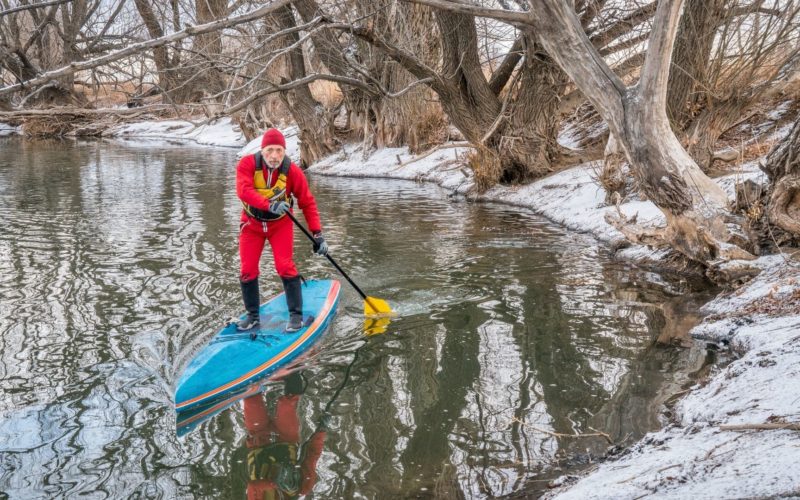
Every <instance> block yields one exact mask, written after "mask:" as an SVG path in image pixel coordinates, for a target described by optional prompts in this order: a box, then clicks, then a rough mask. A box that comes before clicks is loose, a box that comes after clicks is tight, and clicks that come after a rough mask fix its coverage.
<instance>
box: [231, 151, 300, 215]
mask: <svg viewBox="0 0 800 500" xmlns="http://www.w3.org/2000/svg"><path fill="white" fill-rule="evenodd" d="M253 157H254V158H255V162H256V171H255V174H253V185H254V186H255V188H256V191H258V193H259V194H260V195H261V196H263V197H264V198H266V199H267V200H268V201H270V202H273V201H279V200H284V201H286V202H287V203H289V204H291V203H292V198H291V195H290V194H289V193H288V192H286V176H287V174H288V173H289V167H290V166H291V165H292V162H291V161H290V160H289V157H288V156H284V157H283V161H282V162H281V166H280V167H278V169H277V172H278V180H277V181H276V182H275V185H274V186H272V187H270V186H269V185H268V183H267V179H265V178H264V170H265V168H264V158H263V157H262V156H261V151H259V152H258V153H256V154H254V155H253ZM242 206H244V211H245V212H246V213H247V215H249V216H250V217H253V218H255V219H258V220H260V221H274V220H278V219H280V218H281V217H284V216H285V214H281V215H277V214H275V213H272V212H270V211H269V210H261V209H260V208H256V207H254V206H251V205H248V204H247V203H245V202H242Z"/></svg>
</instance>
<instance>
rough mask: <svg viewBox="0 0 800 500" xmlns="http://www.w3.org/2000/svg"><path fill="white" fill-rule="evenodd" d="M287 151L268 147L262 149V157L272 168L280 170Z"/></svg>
mask: <svg viewBox="0 0 800 500" xmlns="http://www.w3.org/2000/svg"><path fill="white" fill-rule="evenodd" d="M284 153H286V150H285V149H283V147H281V146H266V147H264V148H262V149H261V156H263V157H264V160H265V161H266V162H267V165H269V167H270V168H278V167H280V166H281V162H282V161H283V155H284Z"/></svg>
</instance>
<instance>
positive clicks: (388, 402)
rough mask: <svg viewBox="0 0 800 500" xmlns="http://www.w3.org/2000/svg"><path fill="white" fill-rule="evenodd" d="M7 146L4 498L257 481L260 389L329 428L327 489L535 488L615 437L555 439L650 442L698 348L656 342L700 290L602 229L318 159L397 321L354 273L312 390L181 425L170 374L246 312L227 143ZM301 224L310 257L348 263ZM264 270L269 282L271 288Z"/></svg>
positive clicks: (314, 371)
mask: <svg viewBox="0 0 800 500" xmlns="http://www.w3.org/2000/svg"><path fill="white" fill-rule="evenodd" d="M0 148H2V152H3V154H2V155H0V228H2V229H1V230H0V492H5V493H6V494H8V495H10V496H11V497H13V498H51V497H57V496H78V495H91V496H109V497H112V498H119V497H127V496H146V497H148V498H175V497H181V498H208V497H213V498H219V497H234V498H236V497H244V496H245V495H246V491H247V489H248V488H249V484H250V482H252V481H262V480H267V477H269V478H272V474H277V472H275V471H278V469H277V468H275V469H273V468H271V466H270V467H267V470H268V472H269V473H265V474H266V475H264V474H256V477H258V476H261V475H263V476H264V477H261V478H260V479H256V480H251V479H249V478H250V477H253V475H252V474H250V472H251V468H249V466H248V463H249V462H248V457H249V456H250V454H251V452H252V450H254V449H256V448H258V446H255V447H253V446H251V447H248V443H251V444H253V443H255V442H256V441H257V440H254V438H253V435H254V434H253V433H254V432H256V433H257V432H258V431H254V429H256V427H258V426H255V424H252V423H248V422H247V421H248V419H249V417H248V411H247V409H248V408H251V409H253V410H254V411H255V412H256V414H259V415H268V416H269V415H271V416H269V420H263V419H262V424H261V427H262V428H263V427H264V426H265V425H272V424H273V423H275V421H276V419H277V418H278V417H277V416H276V415H277V414H275V413H270V412H273V411H274V409H275V407H276V406H277V405H278V402H279V401H280V400H281V398H284V399H283V401H284V402H286V401H287V399H286V398H287V397H288V398H289V399H291V398H292V397H294V396H298V397H297V398H295V400H296V404H295V403H293V405H294V406H293V411H294V412H295V413H294V415H296V418H295V417H293V419H294V420H293V421H292V424H291V426H292V428H293V429H294V428H295V427H296V431H293V432H294V434H293V435H292V436H284V438H287V440H288V441H291V439H288V437H291V438H294V437H297V438H298V441H297V442H298V443H301V444H302V443H304V442H306V441H307V440H308V439H309V438H310V437H312V436H314V435H315V430H317V429H320V422H323V421H324V425H323V427H325V428H328V429H329V431H328V432H327V437H326V439H325V445H324V449H323V450H322V451H321V454H320V455H319V457H318V461H317V463H316V467H315V470H316V480H315V484H314V485H313V491H314V492H315V494H318V495H320V496H321V497H325V498H327V497H332V498H341V497H353V496H361V497H366V498H387V497H406V496H430V497H436V496H438V497H450V498H452V497H456V496H459V495H464V496H467V497H489V496H500V495H506V494H510V493H512V492H516V491H519V490H520V489H522V488H526V489H534V490H535V489H538V488H540V487H541V486H542V483H541V482H540V480H541V479H542V478H543V477H547V475H548V474H553V473H554V467H560V466H564V465H568V464H573V463H579V462H581V461H585V460H587V459H589V458H590V457H592V456H596V455H597V454H599V453H601V452H602V451H603V450H604V449H605V447H606V446H607V443H606V441H605V439H604V438H602V437H587V438H564V437H558V436H557V434H577V433H579V434H586V433H594V431H593V429H596V430H597V431H600V432H603V433H606V434H608V435H609V436H610V438H611V439H612V440H613V441H614V442H623V441H627V442H629V441H631V440H634V439H636V438H637V437H639V436H641V435H642V434H643V433H644V432H647V431H648V430H651V429H654V428H656V427H657V426H658V425H659V424H658V420H657V416H658V409H659V407H660V405H661V404H662V403H663V401H664V400H665V399H666V398H667V397H668V396H669V394H671V393H673V392H675V391H677V390H678V388H679V387H680V385H681V384H682V383H683V382H685V380H686V378H687V377H686V374H688V373H690V372H691V371H693V370H695V369H697V367H698V366H699V364H700V363H701V362H702V359H703V355H702V354H703V353H702V352H699V351H697V350H696V349H694V348H691V349H676V348H664V347H658V346H656V345H655V340H656V339H657V337H658V336H659V335H660V334H662V333H663V331H664V330H665V328H666V329H669V328H673V325H675V324H676V318H675V317H672V316H674V315H675V314H684V313H685V312H686V311H687V309H688V310H689V312H691V308H692V307H688V308H687V307H685V304H687V303H689V302H684V299H680V298H676V293H675V292H677V291H680V290H684V289H685V288H686V287H687V285H686V284H684V283H681V282H680V281H674V280H668V279H665V278H663V277H659V276H655V275H652V274H649V273H645V272H642V271H638V270H635V269H632V268H630V267H628V266H626V265H625V264H620V263H615V262H613V261H611V260H610V259H609V258H608V257H607V256H606V255H605V253H604V251H603V250H602V249H601V248H598V247H597V246H596V245H595V243H594V242H593V241H592V240H591V239H590V238H588V237H585V236H582V235H575V234H571V233H566V232H564V231H562V230H560V229H559V228H557V227H555V226H553V225H551V224H549V223H547V222H546V221H543V220H541V219H539V218H537V217H534V216H531V215H528V214H525V213H520V212H518V211H516V210H509V209H505V208H501V207H492V206H476V205H471V204H466V203H462V202H457V201H448V198H447V196H445V193H442V192H439V189H438V188H436V187H432V186H420V185H415V184H413V183H409V182H389V181H374V180H372V181H367V180H347V179H329V178H313V179H312V188H313V189H314V191H315V193H317V197H318V202H319V205H320V209H321V213H322V216H323V225H324V227H325V231H326V239H327V240H328V241H329V242H330V244H331V251H332V255H334V256H335V258H336V259H337V261H338V262H339V263H340V264H341V265H342V266H343V268H344V269H345V270H346V271H347V272H348V273H349V274H351V276H352V277H353V278H354V280H355V281H356V282H357V283H358V284H359V285H360V286H361V287H362V288H363V289H364V291H366V292H367V293H371V294H374V295H377V296H380V297H382V298H385V299H387V300H388V301H389V302H390V303H391V305H392V307H393V309H395V310H396V311H397V312H398V313H399V317H398V318H396V319H394V320H393V321H392V323H391V325H390V326H389V329H388V331H387V332H386V333H384V334H379V335H374V336H369V337H367V336H364V335H363V326H364V325H363V318H362V315H361V304H362V301H361V298H360V297H359V296H358V295H357V294H356V293H355V292H354V291H352V290H350V289H349V288H347V287H346V286H345V288H344V289H343V296H342V301H341V303H340V311H339V314H338V316H337V317H336V318H335V319H334V321H333V323H332V325H331V327H330V329H329V331H328V333H327V334H326V336H325V337H324V338H323V339H322V341H321V343H320V345H319V348H318V349H317V350H316V351H315V352H314V353H312V355H311V356H310V358H308V359H307V360H306V361H305V362H304V366H303V378H304V380H305V382H304V383H303V386H304V391H303V393H302V397H299V394H295V395H294V396H292V395H290V396H287V394H286V393H287V389H286V388H285V387H284V386H285V385H286V383H285V382H283V381H276V382H274V383H270V384H269V385H268V386H267V391H266V393H265V394H263V395H261V394H258V395H251V399H248V400H247V401H251V402H252V403H242V402H241V401H240V402H237V403H236V404H235V405H234V406H233V407H231V408H229V409H223V408H219V409H218V410H220V411H219V412H218V414H217V415H216V416H215V417H213V418H210V419H208V420H206V421H202V422H200V421H199V420H198V421H197V422H195V424H196V427H194V428H193V429H194V430H192V431H191V432H188V433H186V435H185V436H183V437H177V435H176V426H175V414H174V412H173V410H172V401H171V398H172V394H173V387H172V386H173V383H174V381H175V378H176V375H177V374H178V373H180V371H181V370H182V368H183V367H184V366H185V365H186V364H187V363H188V361H189V359H191V357H192V355H193V354H194V353H195V352H196V351H197V349H198V348H199V347H200V346H202V345H203V343H204V342H206V341H207V340H208V339H209V338H210V337H211V336H213V334H214V333H215V332H216V331H217V330H218V328H219V327H220V326H221V324H222V323H223V322H224V321H226V320H227V319H228V318H230V317H232V316H234V315H238V313H239V312H240V309H241V305H240V303H239V302H240V298H239V291H238V283H237V280H236V277H237V272H238V271H237V270H238V261H237V251H236V227H237V226H236V221H237V214H238V211H239V205H238V202H237V200H236V198H235V192H234V170H233V166H234V164H235V161H236V159H235V154H234V152H232V151H218V150H211V149H203V148H197V147H128V146H122V145H118V144H109V143H94V142H90V143H77V144H76V143H71V142H57V141H56V142H48V141H24V140H21V139H18V138H11V139H2V142H0ZM296 243H297V244H296V254H297V256H298V265H299V268H300V269H301V272H303V274H304V275H306V276H307V277H318V278H322V277H334V274H333V271H332V269H331V268H330V266H329V264H328V263H327V261H326V260H325V259H320V258H315V257H313V256H312V255H311V252H310V248H308V245H307V244H306V243H305V241H304V240H303V239H302V238H301V237H300V235H299V233H298V238H297V239H296ZM262 269H263V271H264V275H265V276H264V279H263V280H262V281H263V284H262V289H263V293H264V296H267V295H268V294H270V293H277V292H278V291H279V290H280V283H279V281H278V279H277V278H275V277H274V275H273V273H272V268H271V263H270V261H269V259H265V260H264V262H263V264H262ZM687 300H688V299H687ZM692 300H695V299H692ZM689 304H690V305H691V303H689ZM676 311H677V312H678V313H676ZM289 392H291V390H289ZM285 406H288V405H283V406H281V408H284V407H285ZM242 408H244V412H243V411H242ZM264 408H266V413H264V411H263V409H264ZM258 412H261V413H258ZM287 413H291V412H288V411H287ZM265 418H266V417H265ZM263 422H269V424H264V423H263ZM188 424H191V422H189V423H188ZM295 424H296V426H295ZM276 425H277V424H276ZM269 434H270V435H272V434H274V433H269ZM288 441H287V442H288ZM262 448H265V449H267V448H269V446H266V447H262ZM269 449H270V450H272V448H269ZM281 449H282V450H283V451H281V453H284V452H286V453H288V451H287V449H288V450H289V451H291V447H289V448H287V447H284V448H281ZM298 450H299V448H298ZM273 451H274V450H273ZM265 453H266V454H265V455H264V457H268V456H271V455H270V453H272V451H270V452H268V453H267V452H265ZM276 453H277V452H276ZM286 453H284V455H285V456H288V455H286ZM284 455H281V456H284ZM299 456H300V455H299V454H298V455H297V457H299ZM273 458H274V457H273ZM276 460H277V459H276ZM257 462H258V460H256V459H254V460H253V463H257ZM258 463H260V462H258ZM297 464H302V460H299V459H298V462H297ZM297 464H295V465H297ZM300 468H301V469H302V465H300ZM257 469H258V470H259V471H261V470H263V468H261V467H257ZM286 470H288V469H286ZM284 474H288V473H286V472H284ZM289 476H290V477H289V478H290V479H291V478H292V477H295V476H296V475H295V474H293V473H292V474H290V475H289ZM302 477H304V476H302V474H301V479H300V484H302V482H303V481H302ZM270 480H272V479H270ZM273 482H274V481H273Z"/></svg>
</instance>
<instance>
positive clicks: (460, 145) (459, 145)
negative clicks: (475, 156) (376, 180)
mask: <svg viewBox="0 0 800 500" xmlns="http://www.w3.org/2000/svg"><path fill="white" fill-rule="evenodd" d="M474 147H475V146H474V145H472V144H471V143H469V142H467V141H461V142H451V143H450V144H442V145H440V146H436V147H435V148H433V149H431V150H430V151H428V152H427V153H423V154H421V155H419V156H417V157H415V158H412V159H410V160H408V161H406V162H403V163H401V164H400V165H398V166H397V167H396V168H394V169H393V170H392V172H394V171H395V170H398V169H401V168H403V167H405V166H406V165H410V164H412V163H416V162H418V161H420V160H422V159H424V158H427V157H428V156H430V155H432V154H433V153H435V152H437V151H440V150H442V149H449V148H474Z"/></svg>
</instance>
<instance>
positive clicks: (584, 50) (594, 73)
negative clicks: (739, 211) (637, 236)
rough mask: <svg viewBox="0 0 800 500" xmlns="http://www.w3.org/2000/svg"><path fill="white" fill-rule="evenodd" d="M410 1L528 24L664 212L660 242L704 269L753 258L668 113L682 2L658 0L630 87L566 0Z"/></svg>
mask: <svg viewBox="0 0 800 500" xmlns="http://www.w3.org/2000/svg"><path fill="white" fill-rule="evenodd" d="M415 1H417V2H418V3H423V4H426V5H430V6H433V7H437V8H442V9H447V10H451V11H456V12H460V13H464V12H468V13H471V14H474V15H484V16H488V17H494V18H496V19H502V20H506V21H509V22H515V23H519V24H525V25H528V26H531V27H532V28H533V29H534V30H535V33H536V35H537V38H538V39H539V41H540V43H541V44H542V45H543V46H544V47H545V49H546V50H547V52H548V53H549V54H550V56H551V57H553V58H554V59H555V60H556V61H557V62H558V64H559V65H560V66H561V67H562V68H563V69H564V71H565V72H566V73H567V74H569V76H570V77H571V78H572V80H573V81H574V82H575V84H576V85H577V86H578V87H579V88H580V89H581V91H582V92H583V93H584V95H585V96H586V97H587V98H588V99H589V100H590V101H591V102H592V104H593V105H594V107H595V108H596V109H597V110H598V111H599V112H600V114H601V115H602V116H603V118H604V120H605V121H606V122H607V123H608V126H609V129H610V130H611V133H612V134H614V135H615V137H616V138H617V140H618V141H619V143H620V147H621V148H622V150H623V151H624V153H625V155H626V157H627V159H628V161H629V162H630V164H631V167H632V170H633V173H634V176H635V177H636V179H637V181H638V183H639V186H640V189H641V190H642V191H643V192H644V194H645V195H646V196H647V197H648V198H649V199H650V200H651V201H653V203H655V204H656V206H658V207H659V208H660V209H661V210H662V212H663V213H664V215H665V216H666V220H667V227H666V229H665V230H664V231H663V232H661V233H660V234H658V236H659V237H661V238H663V240H662V243H663V242H664V241H665V242H668V244H669V245H670V246H671V247H672V248H674V249H676V250H678V251H679V252H681V253H682V254H683V255H685V256H686V257H688V258H690V259H692V260H695V261H698V262H701V263H703V264H705V265H707V266H713V265H715V264H717V263H719V262H722V261H728V260H732V259H742V258H745V259H747V258H752V255H751V254H750V253H749V252H747V251H746V250H744V249H743V248H741V247H740V246H737V245H735V244H733V241H735V239H736V236H737V235H738V232H739V231H737V230H736V229H731V228H730V227H729V226H728V225H727V224H728V223H730V222H732V217H731V213H730V211H729V210H728V200H727V196H726V195H725V193H724V192H723V191H722V190H721V189H720V188H719V186H717V185H716V184H715V183H714V182H713V181H712V180H711V179H709V178H708V177H707V176H706V175H705V174H704V173H703V172H702V171H701V170H700V169H699V168H698V166H697V164H696V163H695V162H694V161H693V160H692V158H691V157H690V156H689V155H688V154H687V153H686V150H685V149H684V148H683V147H682V146H681V144H680V142H679V141H678V138H677V137H676V136H675V134H674V133H673V132H672V129H671V127H670V124H669V119H668V118H667V114H666V96H667V81H668V76H669V63H670V59H671V54H672V47H673V43H674V40H675V33H676V31H677V26H678V20H679V18H680V9H681V6H682V1H681V0H662V1H661V2H659V5H658V10H657V12H656V16H655V19H654V21H653V26H654V28H653V31H652V34H651V36H650V41H649V47H648V53H647V56H646V59H645V62H644V66H643V68H642V72H641V77H640V79H639V82H638V83H637V84H636V85H635V86H632V87H626V86H625V85H624V84H623V82H622V81H621V80H620V79H619V77H617V75H615V74H614V73H613V71H612V70H611V69H610V68H609V67H608V65H607V64H606V63H605V62H604V61H603V59H602V58H601V57H600V55H599V54H598V52H597V50H596V49H595V48H594V46H593V45H592V43H591V42H590V41H589V39H588V37H587V36H586V34H585V32H584V30H583V27H582V26H581V24H580V20H579V18H578V17H577V15H576V13H575V11H574V10H572V8H571V7H570V6H568V5H567V4H566V3H565V2H560V1H557V0H541V1H538V2H533V3H532V4H531V5H530V10H529V11H527V12H509V11H505V10H502V11H498V10H495V9H485V8H481V7H473V6H468V5H464V4H460V3H455V2H450V1H447V0H415ZM614 222H615V223H616V225H617V226H618V227H620V229H623V230H626V231H627V230H628V229H629V228H626V227H625V226H624V224H623V223H622V222H623V221H619V220H618V221H614ZM740 225H741V223H739V226H740ZM628 232H629V233H630V231H628Z"/></svg>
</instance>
